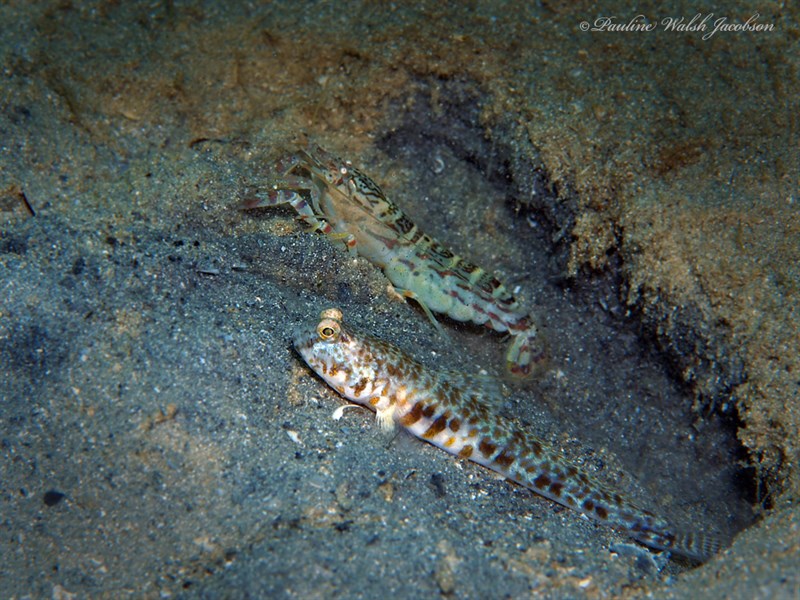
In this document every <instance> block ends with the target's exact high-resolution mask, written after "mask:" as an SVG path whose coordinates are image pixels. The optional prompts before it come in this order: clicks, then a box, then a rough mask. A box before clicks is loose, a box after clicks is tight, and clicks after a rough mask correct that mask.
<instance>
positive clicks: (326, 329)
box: [317, 319, 339, 340]
mask: <svg viewBox="0 0 800 600" xmlns="http://www.w3.org/2000/svg"><path fill="white" fill-rule="evenodd" d="M317 334H318V335H319V337H320V338H321V339H323V340H329V339H331V338H334V337H336V336H337V335H338V334H339V324H338V323H336V322H331V321H329V320H327V319H326V320H325V321H322V322H321V323H320V324H319V325H317Z"/></svg>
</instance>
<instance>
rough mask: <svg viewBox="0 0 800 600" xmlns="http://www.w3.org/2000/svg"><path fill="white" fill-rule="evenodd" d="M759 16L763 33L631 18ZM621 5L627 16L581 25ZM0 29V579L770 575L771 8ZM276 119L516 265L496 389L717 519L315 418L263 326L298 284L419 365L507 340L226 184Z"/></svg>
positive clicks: (773, 397) (775, 428)
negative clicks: (544, 489)
mask: <svg viewBox="0 0 800 600" xmlns="http://www.w3.org/2000/svg"><path fill="white" fill-rule="evenodd" d="M756 12H757V13H758V14H759V17H758V19H757V22H758V23H761V24H772V26H773V29H772V31H760V32H754V31H750V32H717V33H716V34H714V35H712V36H711V37H709V38H708V39H703V32H700V31H683V32H678V31H665V27H664V26H663V25H661V20H662V19H663V18H667V17H673V18H676V19H678V18H680V17H684V18H685V21H686V22H688V21H690V20H691V18H692V17H693V16H694V15H696V14H699V15H701V17H704V16H706V15H712V16H711V17H709V21H708V22H709V23H713V21H714V20H715V19H718V18H720V17H726V18H727V19H728V20H729V21H731V22H743V21H745V20H746V19H747V18H748V17H750V16H751V15H753V14H754V13H756ZM639 14H641V15H644V17H646V19H645V22H648V23H655V24H657V25H659V26H658V27H656V28H655V30H654V31H649V32H645V31H638V32H632V31H628V32H624V31H616V32H610V31H589V32H583V31H582V30H581V26H580V24H581V22H583V21H587V22H593V21H594V20H595V19H596V18H598V17H602V16H611V15H613V16H616V17H617V20H618V21H619V22H627V21H629V20H631V19H633V18H634V17H636V16H637V15H639ZM0 22H1V23H2V36H1V37H0V61H1V62H2V84H0V85H1V86H2V87H0V107H1V108H2V111H1V114H0V290H1V291H0V457H1V458H0V460H1V461H2V462H0V556H2V560H1V561H0V596H2V597H3V598H20V599H21V598H54V599H67V598H128V597H129V598H167V597H181V598H195V597H199V598H264V597H276V598H378V597H385V596H392V597H397V598H404V597H408V598H420V597H436V596H445V597H453V598H524V597H533V598H539V597H541V598H617V597H627V598H640V597H652V598H687V597H695V598H703V597H704V598H721V597H727V598H796V597H798V596H800V576H799V575H798V573H800V516H799V515H798V509H797V501H798V499H800V483H798V482H800V476H799V475H798V469H799V468H800V467H799V466H798V465H799V464H800V461H799V460H798V459H799V458H800V457H799V456H798V446H797V439H798V431H799V429H798V423H800V408H798V404H799V403H798V395H800V360H799V359H798V346H799V345H800V342H798V339H800V334H799V333H798V318H797V317H798V315H797V308H796V307H797V306H798V300H800V286H799V285H798V284H799V283H800V276H799V275H798V266H797V265H798V262H800V217H798V207H799V206H800V205H799V204H798V202H800V200H798V193H799V192H800V186H798V181H799V180H800V175H798V173H800V159H799V157H798V116H797V115H798V114H800V112H799V111H798V108H799V107H798V98H799V97H800V95H798V91H800V90H798V85H797V84H798V64H799V63H798V60H800V57H798V53H799V51H798V43H797V41H798V37H800V27H799V26H798V12H797V9H791V8H788V7H787V6H786V5H784V3H780V2H762V3H758V4H757V5H755V4H751V3H744V2H739V3H724V7H723V4H722V3H720V4H719V5H718V4H715V3H700V5H699V6H698V4H697V3H688V2H687V3H673V4H672V6H669V7H664V6H663V5H662V3H656V2H652V3H644V4H643V5H642V6H639V7H638V8H637V10H636V11H634V12H631V9H628V8H626V7H625V3H619V4H618V5H614V4H608V5H607V6H606V7H604V8H598V7H597V6H596V5H595V4H594V3H589V2H586V3H576V4H574V5H573V6H572V7H570V8H559V7H558V6H556V5H554V4H551V3H549V2H544V3H538V2H493V3H490V2H470V3H459V6H458V7H455V6H454V7H452V8H449V9H448V8H441V7H437V3H434V2H431V3H425V2H422V3H413V4H412V3H408V4H406V3H401V2H398V3H382V2H367V1H364V2H352V3H326V2H286V3H266V2H264V3H261V2H231V3H216V2H205V3H203V2H180V1H174V2H155V1H152V2H115V1H96V2H79V1H73V2H71V1H69V0H66V1H65V0H61V1H57V2H22V1H20V2H16V1H13V0H12V1H8V2H4V3H3V4H2V5H0ZM639 22H641V21H639ZM709 28H713V26H712V25H710V24H709ZM306 138H310V139H313V140H314V141H315V142H317V143H319V144H321V145H322V146H324V147H326V148H329V149H330V150H332V151H334V152H336V153H339V154H340V155H342V156H344V157H346V158H348V159H350V160H352V161H353V162H354V163H355V164H357V165H360V166H362V167H363V170H365V171H366V172H367V173H369V174H370V175H371V176H372V177H373V178H374V179H375V180H376V181H377V182H379V183H380V184H381V185H382V186H383V187H384V190H385V191H386V192H387V194H388V195H389V196H390V197H391V198H393V199H394V200H395V201H396V202H397V203H398V204H399V205H400V206H401V207H402V208H403V209H404V210H406V212H407V213H408V214H409V215H410V216H411V218H413V219H414V220H415V221H416V222H418V223H419V224H421V225H422V226H423V227H424V228H425V230H426V231H428V232H429V233H431V234H432V235H434V236H435V237H437V239H440V240H441V241H442V242H444V243H446V244H448V245H450V246H451V247H452V248H453V249H454V250H455V251H457V252H458V253H460V254H463V255H464V256H466V257H468V258H469V259H471V260H473V261H474V262H476V263H478V264H480V265H482V266H483V267H484V268H487V269H492V270H495V271H496V272H497V273H498V274H499V275H500V276H501V277H502V278H503V279H505V280H506V281H508V282H510V283H509V285H510V286H511V287H517V286H518V287H519V290H520V295H521V297H523V298H524V299H525V301H526V302H527V304H528V306H530V308H531V310H532V312H533V314H535V315H536V316H537V319H538V320H539V323H540V325H541V330H542V332H543V336H544V338H545V339H546V340H547V344H548V355H549V360H548V362H547V364H546V365H545V366H544V367H543V368H542V369H541V371H540V372H538V373H537V374H536V376H535V377H534V378H533V379H532V380H530V381H528V382H526V383H524V384H516V385H514V384H510V385H509V386H508V387H509V394H508V396H507V397H506V399H505V403H504V404H503V406H502V407H499V410H502V411H503V412H504V413H505V414H506V415H507V416H510V417H511V418H514V419H517V420H518V421H519V422H520V423H521V424H522V425H523V426H526V427H530V428H531V429H532V430H534V431H536V432H537V433H538V434H539V435H541V436H542V437H543V438H544V439H546V440H548V441H549V442H550V443H552V444H553V445H554V446H556V447H558V448H560V449H561V450H562V451H563V452H565V453H567V455H568V456H569V457H570V458H571V459H572V460H573V461H575V462H576V463H578V464H580V466H581V467H582V468H583V469H585V470H586V471H588V472H590V473H591V474H592V475H593V476H596V477H597V478H599V479H601V480H603V481H604V482H606V483H607V485H609V486H612V487H614V488H615V489H619V490H620V491H622V492H624V493H625V494H627V495H629V496H630V497H632V498H634V499H635V500H636V501H637V502H638V503H639V504H641V505H643V506H646V507H647V508H649V509H651V510H653V511H654V512H657V513H659V514H662V515H664V516H666V517H668V518H669V519H670V520H671V521H673V522H674V523H676V524H677V525H679V526H680V527H681V528H683V529H686V530H696V531H704V532H712V533H714V534H715V535H718V536H720V538H722V539H723V540H725V542H726V546H727V548H726V549H725V550H724V551H723V552H722V553H721V554H720V555H718V556H716V557H714V558H712V559H711V560H710V561H709V562H708V563H706V564H705V565H702V566H698V565H696V564H692V563H690V562H686V561H681V560H675V559H667V558H666V557H664V556H653V555H651V554H650V553H649V552H648V551H647V550H645V549H643V548H642V547H640V546H637V545H635V544H634V543H632V542H631V541H630V540H629V539H628V538H627V537H626V536H625V535H624V534H622V533H619V532H616V531H613V530H611V529H608V528H606V527H603V526H600V525H597V524H594V523H591V522H589V521H587V520H585V519H582V518H581V517H580V516H579V515H577V514H576V513H574V512H572V511H570V510H567V509H564V508H562V507H560V506H557V505H555V504H554V503H552V502H549V501H546V500H543V499H541V498H538V497H536V496H534V495H533V494H531V493H530V492H529V491H527V490H526V489H524V488H521V487H519V486H515V485H512V484H509V483H508V482H506V481H503V480H502V479H499V478H498V477H496V476H494V475H493V474H491V473H490V472H488V471H486V470H484V469H482V468H480V467H477V466H475V465H473V464H470V463H463V462H459V461H457V460H454V459H453V458H451V457H450V456H448V455H447V454H445V453H444V452H442V451H440V450H437V449H435V448H433V447H431V446H428V445H425V444H423V443H421V442H419V441H417V440H415V439H413V438H411V437H410V436H408V435H403V434H401V435H398V436H396V437H391V436H387V435H385V434H383V433H381V431H380V430H379V429H378V428H377V427H375V426H374V420H373V418H372V416H371V415H370V414H368V413H367V412H366V411H363V410H356V409H353V410H348V411H345V413H344V416H343V418H341V419H340V420H334V418H333V413H334V410H335V409H336V408H337V407H338V406H340V405H341V404H342V401H341V400H340V399H339V398H338V397H337V395H336V394H335V392H333V391H332V390H330V389H328V388H327V387H326V386H325V385H324V384H323V383H322V382H321V381H320V380H319V379H318V378H316V377H315V376H314V375H313V374H312V373H311V372H310V371H309V370H308V369H307V368H306V367H305V366H304V364H303V363H302V361H301V360H300V359H299V357H298V356H297V355H296V354H295V353H294V352H293V350H292V349H291V342H290V340H291V334H292V330H293V328H294V327H295V326H296V324H297V323H299V322H301V321H303V320H306V319H310V318H315V317H316V315H317V314H318V313H319V311H320V310H321V309H323V308H326V307H329V306H338V307H340V308H341V309H342V310H343V312H344V314H345V318H346V319H347V320H348V321H350V322H352V323H354V324H356V325H357V326H359V327H360V328H361V329H363V330H367V331H370V332H372V333H373V334H375V335H378V336H380V337H384V338H385V339H388V340H391V341H393V342H395V343H397V344H398V345H400V346H402V347H403V348H405V349H406V350H408V351H409V352H410V353H412V354H413V355H414V356H416V357H417V358H418V359H419V360H421V361H423V362H425V363H426V364H428V365H430V367H431V368H437V369H453V370H460V371H465V372H473V371H475V370H477V369H481V368H483V369H486V370H487V371H489V372H492V373H495V374H500V373H501V372H502V357H503V354H504V351H505V344H506V340H505V339H504V338H503V336H502V335H499V334H495V333H493V332H490V331H488V330H486V329H480V328H474V327H465V326H463V325H459V324H457V323H454V322H452V321H447V320H444V321H443V323H444V326H445V330H446V332H447V335H446V336H445V337H442V336H440V335H439V334H438V333H437V332H436V330H435V329H434V328H433V327H432V326H431V324H430V323H429V322H428V321H427V320H426V317H425V315H424V314H423V313H422V311H420V310H419V309H418V308H417V307H415V306H413V305H412V304H404V303H402V302H400V301H398V300H397V299H396V298H394V297H393V296H392V295H390V294H389V293H388V292H387V289H386V288H387V280H386V279H385V277H384V276H383V274H382V273H381V272H380V271H379V270H378V269H376V268H375V267H374V266H373V265H371V264H369V263H368V262H366V261H365V260H363V259H354V258H353V257H352V256H350V255H349V254H348V253H347V252H346V251H345V250H344V249H343V247H342V244H341V243H339V242H338V241H336V240H329V239H327V238H324V237H323V236H321V235H319V234H316V233H313V232H311V231H310V230H309V229H308V228H307V227H305V226H304V225H303V224H302V223H299V222H298V221H297V220H295V219H294V214H293V212H292V210H291V209H288V208H287V209H285V210H282V209H276V210H262V211H258V212H253V213H242V212H240V211H238V210H236V207H237V205H238V204H239V203H241V202H242V200H244V199H246V198H249V197H252V194H253V193H255V192H256V191H257V190H258V189H259V188H264V187H266V186H268V185H269V184H270V182H271V181H273V180H274V178H275V175H276V174H275V172H274V169H273V165H274V163H275V160H276V159H277V158H279V157H281V156H282V155H285V154H287V153H289V152H291V151H293V150H296V149H297V148H299V147H302V145H303V144H304V141H305V139H306Z"/></svg>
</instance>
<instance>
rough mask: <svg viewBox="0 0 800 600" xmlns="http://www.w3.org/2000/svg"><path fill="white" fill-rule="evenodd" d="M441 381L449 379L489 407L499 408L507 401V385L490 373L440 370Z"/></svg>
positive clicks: (451, 382)
mask: <svg viewBox="0 0 800 600" xmlns="http://www.w3.org/2000/svg"><path fill="white" fill-rule="evenodd" d="M437 375H438V376H439V378H440V381H447V382H448V383H449V384H450V385H452V386H454V387H457V388H459V389H460V390H462V391H464V392H467V393H471V394H474V395H477V396H479V397H480V400H481V402H482V403H484V404H485V405H486V407H487V408H492V409H495V410H499V408H500V407H501V406H502V404H503V402H504V401H505V396H506V394H505V387H504V386H503V383H502V382H501V381H500V380H499V379H498V378H497V377H494V376H492V375H489V374H488V373H464V372H462V371H439V372H438V373H437Z"/></svg>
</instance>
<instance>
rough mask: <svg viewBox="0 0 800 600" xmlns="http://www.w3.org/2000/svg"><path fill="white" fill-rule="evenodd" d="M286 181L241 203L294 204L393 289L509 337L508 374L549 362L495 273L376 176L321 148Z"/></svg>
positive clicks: (289, 168) (289, 171) (290, 169)
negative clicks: (424, 227) (404, 206)
mask: <svg viewBox="0 0 800 600" xmlns="http://www.w3.org/2000/svg"><path fill="white" fill-rule="evenodd" d="M279 164H285V165H286V166H285V167H284V169H283V173H284V179H283V180H282V181H281V183H280V184H276V185H274V186H273V187H272V188H271V189H269V190H267V191H266V192H264V193H261V194H259V195H258V196H257V197H256V198H255V199H253V200H249V201H247V202H245V203H244V204H243V205H242V207H241V208H242V209H245V210H249V209H253V208H260V207H272V206H278V205H283V204H288V205H290V206H291V207H292V208H294V210H295V211H297V213H298V215H299V217H300V219H302V220H303V221H305V222H306V223H308V224H309V225H310V226H311V227H313V228H314V229H315V230H319V231H320V232H322V233H324V234H326V235H329V236H331V237H332V238H333V239H339V240H342V241H343V242H344V243H345V245H346V246H347V247H348V248H349V249H350V251H351V252H355V253H357V254H358V255H360V256H362V257H364V258H366V259H367V260H368V261H370V262H371V263H372V264H374V265H376V266H378V267H380V268H381V269H382V270H383V272H384V274H385V275H386V277H387V278H388V279H389V281H390V282H391V284H392V285H393V287H394V288H395V289H396V290H397V292H398V293H400V294H401V295H402V296H404V297H406V298H410V299H412V300H414V301H415V302H417V304H419V306H420V307H421V308H422V309H423V311H424V312H425V314H426V315H427V316H428V317H429V318H430V320H431V322H433V323H434V325H435V326H436V327H437V328H439V327H440V326H439V324H438V322H437V321H436V318H435V317H434V315H433V313H440V314H444V315H446V316H448V317H450V318H451V319H453V320H456V321H462V322H470V323H475V324H476V325H485V326H487V327H489V328H491V329H493V330H495V331H499V332H508V333H509V334H510V335H511V338H512V340H511V344H510V346H509V348H508V351H507V353H506V366H507V369H508V371H509V372H510V373H511V374H512V375H515V376H518V377H527V376H529V375H530V374H531V373H532V372H533V370H534V367H535V366H536V365H537V364H539V363H541V362H542V361H543V360H544V357H545V353H544V351H543V344H542V340H541V336H540V335H539V334H538V332H537V328H536V325H535V323H534V321H533V319H532V317H531V316H530V315H529V314H528V313H527V312H526V311H525V310H524V309H523V308H522V307H521V305H520V303H519V301H518V300H517V299H516V298H515V297H514V295H513V294H512V293H511V292H510V291H509V290H508V288H506V286H505V285H503V283H501V282H500V280H499V279H498V278H497V277H496V276H495V275H494V274H492V273H490V272H487V271H485V270H484V269H482V268H481V267H479V266H477V265H475V264H473V263H471V262H469V261H467V260H466V259H464V258H462V257H461V256H458V255H457V254H455V253H454V252H452V251H451V250H450V249H448V248H446V247H445V246H443V245H442V244H440V243H439V242H437V241H436V240H434V239H433V238H432V237H430V236H429V235H427V234H425V233H423V232H422V231H421V230H420V228H419V227H418V226H417V225H416V224H415V223H414V222H412V221H411V219H409V218H408V217H407V216H406V214H405V213H404V212H403V211H402V210H401V209H400V208H399V207H398V206H397V205H396V204H395V203H394V202H392V201H391V200H389V199H388V198H387V197H386V196H385V195H384V193H383V191H381V188H380V187H379V186H378V184H376V183H375V182H374V181H373V180H372V179H371V178H369V177H368V176H367V175H365V174H364V173H363V172H361V171H360V170H358V169H356V168H355V167H353V166H352V164H351V163H350V162H346V161H343V160H341V159H339V158H337V157H335V156H333V155H331V154H330V153H328V152H326V151H325V150H323V149H322V148H320V147H318V146H309V149H308V150H302V151H300V152H299V153H298V154H297V155H295V156H292V157H289V158H288V159H284V160H283V161H280V162H279Z"/></svg>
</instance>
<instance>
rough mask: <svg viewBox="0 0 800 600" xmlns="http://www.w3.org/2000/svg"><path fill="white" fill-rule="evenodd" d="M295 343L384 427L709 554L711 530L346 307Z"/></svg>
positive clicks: (649, 535)
mask: <svg viewBox="0 0 800 600" xmlns="http://www.w3.org/2000/svg"><path fill="white" fill-rule="evenodd" d="M294 345H295V348H296V349H297V351H298V352H299V353H300V355H301V356H302V357H303V359H304V360H305V361H306V363H308V365H309V366H310V367H311V368H312V369H313V370H314V371H315V372H316V373H317V374H318V375H319V376H320V377H322V379H324V380H325V382H326V383H328V385H330V386H331V387H333V388H334V389H335V390H336V391H337V392H339V393H340V394H341V395H342V396H344V397H345V398H347V399H349V400H351V401H353V402H356V403H358V404H362V405H364V406H367V407H369V408H372V409H373V410H375V411H376V413H377V419H378V422H379V423H380V424H381V426H382V427H383V428H384V429H387V430H388V429H392V428H393V427H394V426H395V425H399V426H401V427H403V428H405V429H407V430H408V431H410V432H411V433H412V434H414V435H415V436H417V437H419V438H421V439H423V440H425V441H428V442H430V443H431V444H433V445H435V446H438V447H439V448H442V449H443V450H446V451H447V452H450V453H451V454H455V455H457V456H459V457H461V458H465V459H469V460H472V461H474V462H476V463H478V464H480V465H483V466H485V467H488V468H490V469H492V470H494V471H496V472H498V473H500V474H502V475H504V476H505V477H507V478H508V479H511V480H512V481H515V482H517V483H519V484H521V485H523V486H525V487H527V488H530V489H531V490H533V491H534V492H536V493H538V494H540V495H542V496H544V497H546V498H549V499H551V500H554V501H555V502H558V503H560V504H563V505H565V506H567V507H569V508H572V509H574V510H576V511H579V512H581V513H583V514H584V515H586V516H588V517H591V518H593V519H596V520H598V521H601V522H603V523H605V524H607V525H610V526H613V527H616V528H618V529H621V530H624V531H625V532H627V533H628V534H629V535H630V536H631V537H632V538H634V539H635V540H637V541H639V542H641V543H642V544H644V545H646V546H649V547H651V548H656V549H661V550H669V551H672V552H675V553H677V554H681V555H684V556H687V557H689V558H692V559H695V560H705V559H706V558H708V557H709V556H711V555H712V554H714V553H715V552H716V551H717V550H718V549H719V546H718V544H717V542H716V540H714V539H713V538H711V537H707V536H703V535H692V534H685V533H680V532H678V531H676V530H673V529H672V528H670V526H669V525H668V524H667V523H666V522H665V521H664V520H662V519H660V518H658V517H657V516H655V515H654V514H653V513H651V512H649V511H646V510H644V509H641V508H639V507H638V506H636V505H635V504H633V503H631V502H629V501H628V500H626V499H625V498H623V497H622V496H620V495H619V494H617V493H614V492H611V491H608V490H606V489H604V488H603V487H602V485H601V484H599V483H598V482H596V481H594V480H593V479H592V478H590V477H589V476H588V475H586V474H584V473H581V472H580V471H579V470H578V469H577V468H576V467H575V466H573V465H571V464H569V463H568V462H567V461H566V459H565V458H564V457H563V456H562V455H561V454H560V453H558V452H557V451H555V450H554V449H552V448H550V447H548V445H547V444H546V443H545V442H544V441H542V440H540V439H539V438H537V437H536V436H534V435H532V434H530V433H528V432H527V431H524V430H523V429H521V428H520V427H519V426H518V425H516V424H515V423H514V422H512V421H510V420H508V419H505V418H503V417H502V416H500V415H497V414H494V413H493V412H492V411H491V410H490V404H489V403H487V402H486V399H485V398H484V397H483V392H482V388H483V387H485V386H482V385H480V384H479V383H478V384H477V385H473V383H475V382H477V380H475V382H472V381H470V379H469V378H467V377H461V376H458V375H455V374H452V373H440V372H436V371H432V370H429V369H428V368H426V367H425V366H423V365H422V364H421V363H419V362H417V361H415V360H414V359H412V358H411V357H409V356H408V355H407V354H405V353H404V352H403V351H402V350H400V349H399V348H397V347H396V346H393V345H391V344H389V343H386V342H384V341H382V340H379V339H376V338H374V337H371V336H368V335H363V334H360V333H358V332H357V331H355V330H354V329H352V328H350V327H347V326H345V324H344V323H343V322H342V313H341V311H340V310H339V309H336V308H331V309H328V310H325V311H323V312H322V314H321V317H320V319H319V320H318V321H314V322H310V323H307V324H306V325H305V326H302V327H301V328H299V329H298V330H297V332H296V333H295V337H294Z"/></svg>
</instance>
